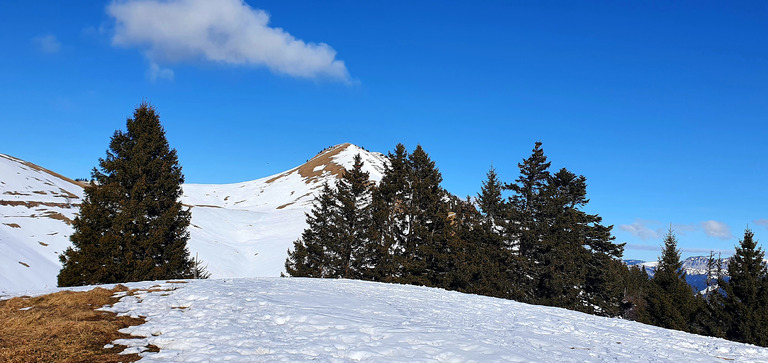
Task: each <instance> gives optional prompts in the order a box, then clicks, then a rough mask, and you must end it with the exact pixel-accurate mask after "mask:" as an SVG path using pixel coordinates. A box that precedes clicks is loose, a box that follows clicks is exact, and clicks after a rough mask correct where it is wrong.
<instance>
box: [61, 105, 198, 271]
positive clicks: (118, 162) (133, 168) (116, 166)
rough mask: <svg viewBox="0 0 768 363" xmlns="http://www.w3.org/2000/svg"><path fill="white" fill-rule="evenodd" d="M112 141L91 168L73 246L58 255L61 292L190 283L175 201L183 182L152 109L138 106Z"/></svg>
mask: <svg viewBox="0 0 768 363" xmlns="http://www.w3.org/2000/svg"><path fill="white" fill-rule="evenodd" d="M126 124H127V125H126V126H127V132H122V131H119V130H118V131H116V132H115V134H114V135H113V136H112V139H111V142H110V145H109V150H107V157H106V158H105V159H99V169H96V168H94V169H93V172H92V179H93V180H94V181H95V182H93V183H91V184H89V185H88V186H86V188H85V190H84V191H85V199H84V201H83V203H82V205H81V207H80V214H79V216H78V217H77V218H76V219H75V221H74V222H73V226H74V229H75V231H74V233H73V234H72V236H71V237H70V240H71V241H72V245H73V247H70V248H67V250H66V251H64V253H63V254H62V255H61V256H60V259H61V262H62V265H63V266H62V269H61V271H60V272H59V276H58V282H59V285H60V286H74V285H88V284H98V283H115V282H126V281H140V280H158V279H173V278H190V277H192V276H193V269H194V267H193V262H192V260H191V259H190V257H189V251H188V250H187V240H188V239H189V232H188V231H187V227H188V226H189V221H190V212H189V211H188V210H186V209H184V208H183V206H182V204H181V202H180V200H179V199H180V197H181V195H182V190H181V184H182V183H183V182H184V176H183V174H182V172H181V166H179V163H178V158H177V156H176V150H173V149H170V147H169V145H168V141H167V140H166V138H165V131H164V130H163V127H162V126H161V125H160V118H159V116H158V115H157V113H156V110H155V108H154V107H153V106H151V105H149V104H148V103H146V102H144V103H142V104H141V105H140V106H139V107H138V108H137V109H136V110H135V111H134V114H133V118H129V119H128V120H127V122H126Z"/></svg>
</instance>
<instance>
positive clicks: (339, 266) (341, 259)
mask: <svg viewBox="0 0 768 363" xmlns="http://www.w3.org/2000/svg"><path fill="white" fill-rule="evenodd" d="M362 168H363V161H362V159H361V157H360V154H357V155H355V157H354V164H353V166H352V169H350V170H347V171H346V172H345V173H344V174H343V175H342V177H341V179H339V181H338V182H337V183H336V194H335V196H336V205H337V208H338V210H337V211H336V213H334V214H332V216H333V219H334V220H333V224H334V225H335V226H336V227H337V228H338V230H337V232H338V235H337V236H336V238H335V240H334V241H331V243H330V244H328V245H327V251H326V252H327V253H328V255H329V261H328V265H329V267H330V269H331V271H330V277H341V278H348V279H349V278H363V277H365V276H368V275H369V274H370V273H369V272H368V270H369V269H370V267H369V266H370V263H371V261H372V260H374V259H375V257H374V256H371V252H370V251H371V248H370V241H371V237H370V231H371V226H372V223H373V221H372V214H371V213H372V212H371V188H372V184H371V181H370V180H369V175H368V173H367V172H365V171H363V169H362Z"/></svg>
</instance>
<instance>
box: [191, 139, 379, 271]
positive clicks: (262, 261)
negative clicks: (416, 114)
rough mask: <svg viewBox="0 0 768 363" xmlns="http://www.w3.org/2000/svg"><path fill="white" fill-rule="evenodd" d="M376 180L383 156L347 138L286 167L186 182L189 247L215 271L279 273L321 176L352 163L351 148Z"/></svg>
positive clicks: (329, 178) (338, 171) (327, 177)
mask: <svg viewBox="0 0 768 363" xmlns="http://www.w3.org/2000/svg"><path fill="white" fill-rule="evenodd" d="M358 153H359V154H360V156H361V157H362V159H363V162H364V165H363V169H364V170H365V171H367V172H369V173H370V176H371V179H372V180H374V181H376V182H378V181H380V180H381V177H382V175H383V173H384V165H385V163H386V157H385V156H384V155H383V154H381V153H373V152H369V151H366V150H364V149H362V148H360V147H358V146H355V145H352V144H342V145H337V146H334V147H331V148H328V149H326V150H323V151H322V152H320V153H319V154H317V155H316V156H315V157H313V158H312V159H310V160H309V161H307V162H306V163H305V164H303V165H300V166H297V167H295V168H293V169H290V170H288V171H286V172H283V173H280V174H276V175H272V176H268V177H266V178H261V179H258V180H254V181H249V182H244V183H236V184H221V185H213V184H186V185H184V196H183V197H182V201H183V203H184V204H186V205H189V206H191V207H192V225H191V226H190V235H191V238H190V241H189V249H190V251H191V252H192V253H193V255H194V254H195V253H198V254H199V258H200V259H201V260H203V261H204V263H207V264H208V271H209V272H211V274H212V275H213V276H214V277H254V276H279V275H280V273H281V272H282V271H284V270H285V269H284V266H283V264H284V263H285V258H286V257H287V253H286V252H287V250H288V249H289V248H292V247H293V241H295V240H296V239H297V238H299V236H300V235H301V232H302V231H303V230H304V228H305V227H306V222H305V218H306V217H305V215H304V213H306V212H309V211H310V210H311V209H312V203H313V201H314V197H315V195H316V194H317V193H318V192H319V191H320V189H322V187H323V184H324V183H326V182H329V183H333V181H334V180H335V179H336V178H337V177H340V176H341V172H342V170H344V169H350V168H351V167H352V164H353V161H352V159H353V158H354V156H355V155H356V154H358Z"/></svg>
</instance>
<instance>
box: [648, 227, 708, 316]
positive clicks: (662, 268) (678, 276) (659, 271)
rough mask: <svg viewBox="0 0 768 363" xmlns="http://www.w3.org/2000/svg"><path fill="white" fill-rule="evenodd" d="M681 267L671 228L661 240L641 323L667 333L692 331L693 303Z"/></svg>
mask: <svg viewBox="0 0 768 363" xmlns="http://www.w3.org/2000/svg"><path fill="white" fill-rule="evenodd" d="M682 267H683V263H682V262H681V261H680V250H678V249H677V237H676V236H675V234H674V232H673V231H672V228H670V229H669V231H668V232H667V234H666V235H665V236H664V247H663V249H662V252H661V256H660V257H659V263H658V265H657V266H656V272H655V274H654V276H653V278H652V279H651V285H650V287H651V288H650V290H649V291H648V300H647V314H646V316H645V317H643V318H642V319H641V320H642V321H643V322H646V323H650V324H653V325H656V326H660V327H663V328H667V329H676V330H683V331H690V330H691V323H692V321H693V314H694V313H695V300H694V296H693V290H692V289H691V287H690V286H689V285H688V283H687V282H686V281H685V271H684V270H683V268H682Z"/></svg>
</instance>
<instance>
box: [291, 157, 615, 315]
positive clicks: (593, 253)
mask: <svg viewBox="0 0 768 363" xmlns="http://www.w3.org/2000/svg"><path fill="white" fill-rule="evenodd" d="M388 159H389V160H388V161H389V163H388V164H387V165H386V166H385V168H386V169H385V172H384V175H383V179H382V181H381V182H380V183H379V185H378V187H373V188H370V189H372V191H369V190H370V189H366V188H364V187H363V186H368V184H366V183H367V175H363V174H361V173H356V172H355V171H354V170H351V171H350V172H348V173H347V174H346V175H345V178H344V179H343V180H342V181H341V182H340V183H339V184H337V188H336V191H335V192H334V191H332V190H330V189H328V188H326V189H327V190H326V191H324V192H323V193H322V194H321V195H320V196H319V197H318V201H317V205H316V207H315V210H313V214H312V215H310V216H308V223H309V228H308V229H307V230H305V231H304V234H303V235H302V239H300V240H298V241H296V243H295V245H294V249H293V251H289V259H288V260H287V261H286V269H287V271H288V273H289V274H291V275H293V276H314V277H348V278H359V279H370V280H375V281H386V282H398V283H407V284H418V285H427V286H434V287H442V288H446V289H451V290H458V291H464V292H471V293H478V294H484V295H490V296H497V297H504V298H512V299H517V300H521V301H525V302H534V303H539V304H547V305H554V306H560V307H567V308H570V309H576V310H581V311H585V312H589V313H593V314H601V315H610V316H616V315H619V314H620V313H621V302H622V297H623V296H624V290H623V287H624V283H623V281H624V278H623V275H622V272H621V271H622V269H624V270H626V269H625V268H624V266H623V265H622V264H621V263H620V262H619V258H620V257H621V255H622V252H623V245H617V244H614V243H613V237H612V236H611V233H610V232H611V228H612V227H610V226H609V227H606V226H603V225H601V222H602V219H601V218H600V217H599V216H598V215H596V214H595V215H593V214H587V213H585V212H584V211H583V208H584V207H585V206H586V204H587V203H588V202H589V200H588V199H587V198H586V178H584V177H583V176H578V175H576V174H573V173H571V172H570V171H568V170H566V169H562V170H560V171H559V172H557V173H556V174H554V175H550V173H549V171H548V168H549V162H547V159H546V157H545V156H544V153H543V150H542V148H541V143H536V145H535V147H534V150H533V153H532V155H531V157H529V158H528V159H525V160H524V161H523V162H522V163H521V164H519V167H520V168H521V171H520V172H521V176H520V177H519V178H518V179H517V180H516V182H515V183H514V184H508V185H506V186H504V187H502V185H503V184H502V183H501V181H499V180H498V178H497V176H496V172H495V170H493V169H491V170H490V171H489V172H488V179H487V180H486V181H485V182H483V186H482V188H481V192H480V193H479V194H478V198H477V199H476V200H477V202H478V204H479V205H480V208H481V210H482V213H481V212H479V211H478V210H477V209H476V208H475V206H474V205H473V204H472V203H471V201H470V200H469V199H467V200H461V199H459V198H456V197H454V196H452V195H450V194H449V193H447V192H446V191H445V190H444V189H442V187H441V186H440V183H441V182H442V176H441V175H440V171H439V170H438V168H437V167H436V165H435V162H434V161H432V160H431V159H430V157H429V155H427V153H426V152H425V151H424V149H423V148H422V147H421V146H417V147H416V149H415V150H414V151H413V152H412V153H408V152H407V150H406V149H405V147H404V146H403V145H402V144H398V145H397V146H396V147H395V150H394V151H392V152H390V153H389V155H388ZM356 164H357V163H356ZM353 169H359V167H358V166H357V165H356V166H355V168H353ZM354 175H358V176H357V177H355V176H354ZM355 180H357V182H355ZM354 185H358V186H359V187H357V188H356V187H354ZM505 188H506V189H508V190H511V191H512V192H513V195H512V197H511V198H509V199H508V201H506V202H505V201H504V200H503V199H502V196H501V192H502V189H505ZM355 190H359V191H358V192H355ZM369 195H370V198H369V197H368V196H369ZM369 199H370V201H369ZM326 225H327V226H328V227H327V228H328V229H327V231H329V232H328V233H329V235H328V236H325V232H323V231H324V229H323V228H326V227H324V226H326ZM358 228H359V229H358ZM346 231H357V232H354V233H348V234H345V233H346ZM312 250H313V251H314V252H312ZM356 251H361V253H359V254H358V253H357V252H356Z"/></svg>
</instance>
